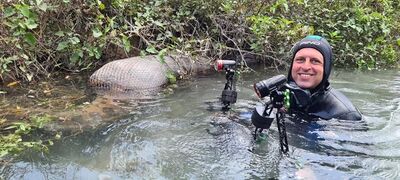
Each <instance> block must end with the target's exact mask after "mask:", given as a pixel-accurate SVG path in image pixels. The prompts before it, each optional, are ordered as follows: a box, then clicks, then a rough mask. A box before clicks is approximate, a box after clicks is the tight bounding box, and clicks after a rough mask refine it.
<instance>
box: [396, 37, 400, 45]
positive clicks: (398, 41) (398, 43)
mask: <svg viewBox="0 0 400 180" xmlns="http://www.w3.org/2000/svg"><path fill="white" fill-rule="evenodd" d="M397 45H398V46H400V38H399V39H397Z"/></svg>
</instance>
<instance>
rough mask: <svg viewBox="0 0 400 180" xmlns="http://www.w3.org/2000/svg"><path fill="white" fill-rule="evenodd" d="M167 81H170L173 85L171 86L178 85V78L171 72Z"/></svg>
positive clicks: (168, 73)
mask: <svg viewBox="0 0 400 180" xmlns="http://www.w3.org/2000/svg"><path fill="white" fill-rule="evenodd" d="M167 79H168V82H169V83H171V84H175V83H176V76H175V75H174V73H172V72H171V71H168V72H167Z"/></svg>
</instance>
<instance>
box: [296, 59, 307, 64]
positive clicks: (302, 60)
mask: <svg viewBox="0 0 400 180" xmlns="http://www.w3.org/2000/svg"><path fill="white" fill-rule="evenodd" d="M295 61H296V62H298V63H302V62H304V61H305V59H304V58H298V59H296V60H295Z"/></svg>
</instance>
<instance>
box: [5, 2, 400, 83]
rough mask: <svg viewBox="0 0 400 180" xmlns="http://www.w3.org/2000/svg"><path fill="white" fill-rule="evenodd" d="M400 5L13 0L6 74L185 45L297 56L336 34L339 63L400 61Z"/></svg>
mask: <svg viewBox="0 0 400 180" xmlns="http://www.w3.org/2000/svg"><path fill="white" fill-rule="evenodd" d="M399 4H400V3H399V2H397V1H390V0H366V1H361V0H350V1H347V0H335V1H308V0H274V1H260V2H257V3H254V1H252V0H243V1H233V0H212V1H191V0H180V1H177V0H144V1H140V0H101V1H100V0H9V1H1V2H0V9H1V16H0V22H1V23H0V32H1V33H0V40H1V43H0V49H1V53H0V79H1V80H2V81H5V80H9V79H11V80H17V79H23V80H26V81H31V80H32V79H34V78H37V77H40V76H42V75H49V73H51V72H54V71H59V70H67V71H74V72H76V71H78V72H79V71H83V70H88V69H93V68H95V67H97V66H98V65H101V64H102V63H104V62H107V61H111V60H115V59H118V58H123V57H128V56H133V55H145V54H160V53H161V54H165V53H166V52H170V51H177V52H180V53H184V54H187V55H202V56H208V57H210V58H234V59H237V60H243V59H245V58H253V59H257V60H262V61H264V62H265V63H267V64H270V65H275V66H282V65H286V64H287V63H288V58H287V55H288V52H289V50H290V48H291V46H292V45H293V43H294V42H296V41H297V40H299V39H301V38H302V37H304V36H305V35H308V34H318V35H322V36H324V37H326V38H327V39H328V40H329V41H330V42H331V44H332V46H333V48H334V51H335V55H336V60H337V61H336V62H335V64H336V66H342V67H356V68H361V69H380V68H391V67H398V65H399V63H398V60H399V58H398V57H399V55H400V34H399V32H400V22H399V21H398V19H399V18H400V12H399V11H398V9H400V5H399Z"/></svg>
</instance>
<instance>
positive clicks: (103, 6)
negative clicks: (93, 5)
mask: <svg viewBox="0 0 400 180" xmlns="http://www.w3.org/2000/svg"><path fill="white" fill-rule="evenodd" d="M104 9H106V5H104V4H103V3H101V2H100V3H99V10H104Z"/></svg>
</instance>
